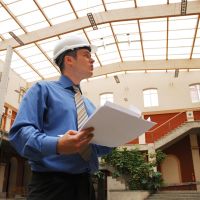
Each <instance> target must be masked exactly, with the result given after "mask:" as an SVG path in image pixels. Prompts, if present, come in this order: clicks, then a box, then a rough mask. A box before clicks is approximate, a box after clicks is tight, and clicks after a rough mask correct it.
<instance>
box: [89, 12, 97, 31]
mask: <svg viewBox="0 0 200 200" xmlns="http://www.w3.org/2000/svg"><path fill="white" fill-rule="evenodd" d="M87 16H88V19H89V21H90V24H91V26H92V28H93V30H97V29H98V27H97V24H96V22H95V20H94V16H93V14H92V13H87Z"/></svg>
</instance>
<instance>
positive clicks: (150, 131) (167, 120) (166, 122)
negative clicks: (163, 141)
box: [147, 111, 185, 133]
mask: <svg viewBox="0 0 200 200" xmlns="http://www.w3.org/2000/svg"><path fill="white" fill-rule="evenodd" d="M182 113H185V111H183V112H180V113H178V114H177V115H175V116H173V117H172V118H170V119H168V120H167V121H166V122H164V123H162V124H161V125H160V126H158V127H156V128H155V129H153V130H150V131H147V132H148V133H152V132H154V131H155V130H157V129H159V128H160V127H162V126H164V125H165V124H167V123H168V122H170V121H171V120H173V119H174V118H176V117H178V116H179V115H181V114H182Z"/></svg>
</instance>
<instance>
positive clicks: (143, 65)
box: [93, 58, 200, 76]
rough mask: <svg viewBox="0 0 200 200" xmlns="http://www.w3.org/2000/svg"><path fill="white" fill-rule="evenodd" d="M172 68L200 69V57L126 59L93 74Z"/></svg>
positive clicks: (99, 68)
mask: <svg viewBox="0 0 200 200" xmlns="http://www.w3.org/2000/svg"><path fill="white" fill-rule="evenodd" d="M161 69H162V70H170V69H200V59H199V58H193V59H192V60H190V59H177V60H148V61H147V60H146V61H124V62H123V63H113V64H110V65H105V66H104V67H97V68H95V69H94V73H93V76H101V75H106V74H110V73H115V72H119V71H132V70H134V71H136V70H161Z"/></svg>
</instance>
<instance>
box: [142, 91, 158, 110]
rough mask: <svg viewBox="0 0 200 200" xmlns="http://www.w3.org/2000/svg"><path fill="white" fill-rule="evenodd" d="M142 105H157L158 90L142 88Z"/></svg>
mask: <svg viewBox="0 0 200 200" xmlns="http://www.w3.org/2000/svg"><path fill="white" fill-rule="evenodd" d="M143 98H144V107H152V106H158V90H157V89H156V88H149V89H144V90H143Z"/></svg>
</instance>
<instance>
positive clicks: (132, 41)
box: [0, 0, 200, 82]
mask: <svg viewBox="0 0 200 200" xmlns="http://www.w3.org/2000/svg"><path fill="white" fill-rule="evenodd" d="M183 3H185V4H183ZM185 5H186V6H185ZM184 6H185V7H184ZM88 14H89V15H90V16H91V17H93V22H94V25H93V26H92V25H91V21H90V20H89V18H88ZM199 17H200V1H199V0H196V1H195V0H193V1H192V0H190V1H189V0H188V1H183V0H151V1H148V0H81V1H80V0H48V1H44V0H1V1H0V59H2V60H4V58H5V54H6V48H7V46H8V45H10V46H11V47H13V49H14V53H13V59H12V64H11V68H12V69H13V70H14V71H15V72H16V73H17V74H19V75H20V76H21V77H22V78H23V79H25V80H26V81H27V82H34V81H37V80H41V79H48V78H52V77H55V76H58V75H59V74H60V72H59V69H58V67H57V66H56V65H55V64H54V63H53V61H52V51H53V48H54V45H55V44H56V42H57V41H58V40H59V39H60V38H63V37H66V35H72V34H80V35H83V36H84V37H86V38H87V39H88V41H89V42H91V43H93V44H94V45H96V46H98V51H97V53H96V54H95V55H94V59H95V70H94V76H101V75H107V74H110V73H115V72H120V71H123V72H125V73H126V72H129V71H139V70H145V71H147V72H148V70H173V69H174V70H175V69H186V70H188V71H190V70H193V69H195V70H200V25H199ZM95 27H96V30H94V28H95Z"/></svg>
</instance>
